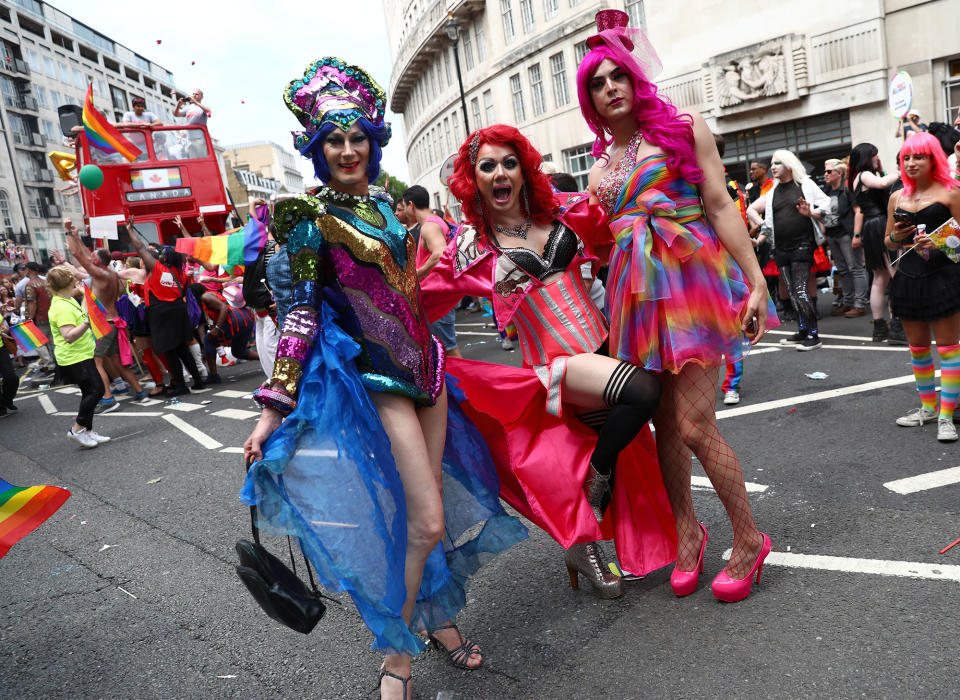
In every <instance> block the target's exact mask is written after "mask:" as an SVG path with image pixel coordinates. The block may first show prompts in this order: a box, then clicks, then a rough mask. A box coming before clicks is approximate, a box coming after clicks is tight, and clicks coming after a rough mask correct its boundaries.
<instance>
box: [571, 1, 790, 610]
mask: <svg viewBox="0 0 960 700" xmlns="http://www.w3.org/2000/svg"><path fill="white" fill-rule="evenodd" d="M628 19H629V18H628V16H627V14H626V13H624V12H621V11H619V10H602V11H600V12H598V13H597V28H598V33H597V34H595V35H594V36H591V37H589V38H588V39H587V46H588V47H589V49H590V50H589V52H588V53H587V54H586V56H585V57H584V59H583V61H582V62H581V63H580V67H579V69H578V71H577V93H578V95H579V98H580V109H581V111H582V112H583V115H584V118H585V119H586V121H587V124H588V125H589V127H590V129H591V130H592V131H593V133H594V134H595V135H596V141H595V142H594V146H593V154H594V155H595V156H596V157H597V158H598V161H597V163H596V164H595V165H594V166H593V169H592V170H591V171H590V179H589V187H590V191H591V194H592V195H594V196H596V197H598V198H599V200H600V204H601V205H602V206H603V208H604V209H605V210H606V213H607V215H608V216H609V221H610V229H611V232H612V233H613V236H614V239H615V242H616V245H615V246H613V250H612V253H611V254H610V261H609V262H610V270H609V275H608V279H607V309H608V313H609V315H610V335H609V339H610V354H611V355H612V356H614V357H618V358H620V359H622V360H625V361H627V362H631V363H633V364H636V365H639V366H641V367H645V368H646V369H647V370H649V371H653V372H657V373H659V374H660V379H661V384H662V387H663V395H662V398H661V401H660V406H659V408H658V409H657V412H656V414H655V415H654V419H653V422H654V425H655V426H656V429H657V456H658V459H659V461H660V470H661V473H662V475H663V481H664V484H665V486H666V488H667V494H668V496H669V498H670V505H671V506H672V508H673V514H674V519H675V525H676V529H677V540H678V545H677V562H676V565H675V567H674V569H673V573H672V575H671V577H670V584H671V586H672V587H673V591H674V593H676V595H678V596H685V595H690V594H691V593H693V592H694V591H695V590H696V589H697V584H698V579H699V574H700V572H702V571H703V557H704V551H705V549H706V545H707V529H706V528H705V527H704V526H703V524H702V523H700V522H698V521H697V517H696V514H695V513H694V509H693V498H692V495H691V492H690V471H691V467H692V465H691V459H690V456H691V452H692V453H693V454H695V455H696V456H697V458H698V459H699V460H700V463H701V464H702V465H703V468H704V470H705V471H706V473H707V476H708V477H709V478H710V481H711V482H712V483H713V487H714V489H715V490H716V492H717V494H718V495H719V496H720V500H721V501H722V502H723V505H724V507H725V508H726V510H727V514H728V515H729V517H730V521H731V522H732V524H733V550H732V554H731V556H730V561H729V563H728V564H727V565H726V567H725V568H724V569H723V570H722V571H721V572H720V573H719V575H718V576H717V577H716V578H715V579H714V581H713V586H712V588H713V594H714V596H716V597H717V598H718V599H719V600H723V601H727V602H735V601H738V600H743V599H744V598H746V597H747V596H748V595H749V594H750V591H751V587H752V583H753V580H754V577H756V579H757V580H759V578H760V572H761V569H762V566H763V561H764V559H765V558H766V556H767V554H768V553H769V552H770V548H771V544H770V538H769V537H767V536H766V535H765V534H763V533H761V532H760V531H759V530H758V529H757V526H756V524H755V523H754V521H753V515H752V513H751V510H750V502H749V500H748V498H747V491H746V487H745V485H744V482H743V472H742V471H741V469H740V463H739V461H738V460H737V457H736V455H735V454H734V452H733V450H732V449H731V448H730V446H729V445H728V444H727V442H726V441H725V440H724V439H723V437H722V436H721V435H720V432H719V431H718V429H717V423H716V413H715V409H714V405H715V401H716V392H717V380H718V368H719V367H722V366H723V365H724V363H725V361H726V362H736V361H738V360H740V359H741V358H742V357H743V355H744V353H745V351H746V349H747V348H749V346H750V343H751V342H754V343H755V342H757V341H758V340H759V339H760V338H761V337H762V336H763V334H764V333H765V332H766V329H767V327H768V317H769V318H770V319H771V320H772V319H775V318H776V315H775V314H774V313H773V305H772V303H771V302H770V299H769V296H768V294H767V287H766V283H765V282H764V278H763V274H762V272H761V271H760V267H759V265H758V264H757V259H756V256H755V255H754V253H753V246H752V245H751V244H750V240H749V237H748V235H747V230H746V228H745V226H744V224H743V220H742V219H741V218H740V214H739V213H738V212H737V209H736V207H735V206H734V204H733V202H732V200H731V199H730V197H729V195H728V194H727V189H726V183H725V180H724V177H723V165H722V163H721V161H720V155H719V153H718V152H717V147H716V144H715V141H714V138H713V135H712V134H711V133H710V129H709V128H708V127H707V125H706V123H705V122H704V120H703V118H702V117H701V116H700V115H699V114H698V113H696V112H680V111H678V110H677V108H676V107H674V106H673V105H671V104H670V103H669V102H667V101H666V100H664V99H663V98H662V97H660V96H659V95H658V93H657V87H656V85H654V84H653V83H652V82H651V80H652V78H653V77H655V75H656V74H657V73H658V72H659V70H660V68H661V66H660V62H659V59H657V57H656V53H655V52H654V50H653V48H652V46H650V43H649V42H648V41H647V38H646V37H645V36H644V34H643V32H641V31H640V30H638V29H633V28H631V27H628V26H627V22H628ZM771 325H776V324H775V322H773V323H772V324H771ZM724 358H726V359H724Z"/></svg>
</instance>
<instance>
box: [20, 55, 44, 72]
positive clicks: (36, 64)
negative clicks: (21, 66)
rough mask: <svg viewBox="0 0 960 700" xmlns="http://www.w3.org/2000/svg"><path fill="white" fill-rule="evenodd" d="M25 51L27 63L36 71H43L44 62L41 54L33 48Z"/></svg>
mask: <svg viewBox="0 0 960 700" xmlns="http://www.w3.org/2000/svg"><path fill="white" fill-rule="evenodd" d="M23 53H24V54H25V55H26V57H27V65H29V66H30V70H32V71H33V72H34V73H42V72H43V63H42V62H41V61H40V55H39V54H38V53H37V52H36V51H34V50H33V49H24V50H23Z"/></svg>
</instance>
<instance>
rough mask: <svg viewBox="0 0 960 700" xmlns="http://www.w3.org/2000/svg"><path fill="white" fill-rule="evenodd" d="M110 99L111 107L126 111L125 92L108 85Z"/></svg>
mask: <svg viewBox="0 0 960 700" xmlns="http://www.w3.org/2000/svg"><path fill="white" fill-rule="evenodd" d="M110 99H111V100H112V101H113V108H114V109H116V110H118V111H120V112H126V111H127V94H126V93H125V92H124V91H123V90H121V89H120V88H118V87H116V86H114V85H111V86H110Z"/></svg>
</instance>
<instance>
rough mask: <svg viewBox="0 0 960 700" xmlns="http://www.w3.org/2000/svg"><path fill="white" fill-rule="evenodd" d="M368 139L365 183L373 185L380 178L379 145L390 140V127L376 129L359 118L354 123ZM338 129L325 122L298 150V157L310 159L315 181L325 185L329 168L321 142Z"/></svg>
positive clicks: (366, 120)
mask: <svg viewBox="0 0 960 700" xmlns="http://www.w3.org/2000/svg"><path fill="white" fill-rule="evenodd" d="M355 123H357V124H359V125H360V128H361V129H362V130H363V132H364V133H365V134H366V135H367V138H369V139H370V162H369V163H368V164H367V181H368V182H369V183H371V184H372V183H373V182H374V181H375V180H376V179H377V178H378V177H379V176H380V159H381V158H382V157H383V149H381V148H380V144H381V143H385V142H386V141H387V140H388V139H389V138H390V127H389V126H382V127H379V128H378V127H376V126H374V125H373V124H371V123H370V121H369V120H368V119H367V118H366V117H360V118H358V119H357V121H356V122H355ZM337 128H339V127H338V125H337V124H335V123H334V122H332V121H325V122H324V123H323V124H321V125H320V128H319V129H317V133H316V134H314V135H313V138H311V139H310V141H309V142H308V143H307V145H306V146H304V147H303V148H301V149H300V155H302V156H304V157H305V158H310V159H311V160H312V161H313V173H314V175H316V176H317V179H318V180H320V181H321V182H323V183H324V184H327V183H329V182H330V178H331V176H330V167H329V166H328V165H327V159H326V158H324V156H323V141H324V139H325V138H326V137H327V134H329V133H330V132H331V131H333V130H334V129H337Z"/></svg>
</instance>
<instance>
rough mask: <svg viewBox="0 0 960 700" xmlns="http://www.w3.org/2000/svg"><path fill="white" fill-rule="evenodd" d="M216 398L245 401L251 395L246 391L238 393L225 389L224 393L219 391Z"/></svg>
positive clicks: (234, 390)
mask: <svg viewBox="0 0 960 700" xmlns="http://www.w3.org/2000/svg"><path fill="white" fill-rule="evenodd" d="M214 396H223V397H224V398H227V399H245V398H247V397H248V396H251V394H250V393H249V392H246V391H237V390H236V389H224V390H223V391H218V392H217V393H216V394H214Z"/></svg>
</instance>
